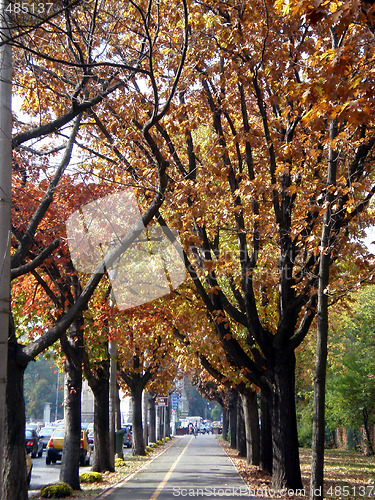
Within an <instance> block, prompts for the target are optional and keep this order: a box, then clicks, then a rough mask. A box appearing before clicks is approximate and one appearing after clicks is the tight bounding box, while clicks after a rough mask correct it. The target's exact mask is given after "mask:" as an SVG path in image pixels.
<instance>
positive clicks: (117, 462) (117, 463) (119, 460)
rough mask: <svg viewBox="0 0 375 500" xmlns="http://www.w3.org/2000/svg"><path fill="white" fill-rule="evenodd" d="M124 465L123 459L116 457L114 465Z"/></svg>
mask: <svg viewBox="0 0 375 500" xmlns="http://www.w3.org/2000/svg"><path fill="white" fill-rule="evenodd" d="M125 465H126V463H125V460H123V459H122V458H116V460H115V467H125Z"/></svg>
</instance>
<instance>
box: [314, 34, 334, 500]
mask: <svg viewBox="0 0 375 500" xmlns="http://www.w3.org/2000/svg"><path fill="white" fill-rule="evenodd" d="M331 34H332V48H333V49H337V48H338V37H337V36H336V35H335V33H334V28H332V30H331ZM337 135H338V124H337V120H336V119H334V120H331V122H330V130H329V137H330V139H331V141H334V139H336V137H337ZM331 144H332V143H331ZM328 154H329V158H328V171H327V194H326V199H325V202H326V211H325V214H324V219H323V228H322V237H321V245H320V248H321V250H320V262H319V285H318V310H317V338H316V355H315V372H314V408H313V435H312V450H311V451H312V453H311V482H310V499H311V500H318V499H320V498H323V480H324V439H325V387H326V370H327V353H328V350H327V345H328V294H327V292H326V290H327V287H328V284H329V268H330V265H331V259H332V256H331V249H330V246H331V241H330V240H331V231H332V225H333V221H332V217H331V213H332V204H333V203H335V194H334V193H335V190H334V189H333V190H332V187H333V186H335V185H336V172H337V157H338V152H337V151H335V150H333V149H332V147H331V146H329V153H328Z"/></svg>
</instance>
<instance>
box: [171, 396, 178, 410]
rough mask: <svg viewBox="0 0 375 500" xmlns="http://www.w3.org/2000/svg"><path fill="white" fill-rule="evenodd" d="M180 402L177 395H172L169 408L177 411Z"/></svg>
mask: <svg viewBox="0 0 375 500" xmlns="http://www.w3.org/2000/svg"><path fill="white" fill-rule="evenodd" d="M179 402H180V395H179V394H176V393H174V394H172V397H171V408H172V410H178V403H179Z"/></svg>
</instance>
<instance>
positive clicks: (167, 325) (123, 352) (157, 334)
mask: <svg viewBox="0 0 375 500" xmlns="http://www.w3.org/2000/svg"><path fill="white" fill-rule="evenodd" d="M161 300H165V299H161ZM158 302H160V301H155V302H154V303H153V304H148V305H145V306H142V307H138V308H135V309H131V310H129V312H124V313H123V314H121V316H118V317H117V318H116V319H117V320H116V323H115V325H113V327H114V329H115V332H116V333H114V334H113V335H112V338H113V340H115V341H116V343H117V352H118V363H119V364H118V375H119V378H120V385H121V382H122V385H123V384H124V383H125V384H126V386H127V387H128V389H129V390H130V393H131V397H132V426H133V427H132V433H133V450H132V452H133V455H144V454H145V443H144V439H143V424H142V395H143V391H144V390H145V388H146V386H147V389H149V390H150V391H152V392H155V393H159V394H167V393H168V388H169V387H170V386H172V384H173V380H174V379H175V377H176V375H177V363H176V362H175V360H174V357H175V342H176V341H175V339H174V336H173V331H172V326H171V322H172V318H171V316H169V314H168V310H166V309H165V308H163V307H162V306H161V304H158ZM158 305H159V307H158Z"/></svg>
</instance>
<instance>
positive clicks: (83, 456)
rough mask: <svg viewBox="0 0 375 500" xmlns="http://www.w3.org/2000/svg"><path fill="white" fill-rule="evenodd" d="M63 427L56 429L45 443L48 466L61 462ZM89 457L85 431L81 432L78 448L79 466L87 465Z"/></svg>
mask: <svg viewBox="0 0 375 500" xmlns="http://www.w3.org/2000/svg"><path fill="white" fill-rule="evenodd" d="M64 434H65V429H64V427H57V428H56V429H55V430H54V431H53V433H52V436H51V438H50V440H49V441H48V443H47V456H46V464H47V465H50V463H51V462H52V463H53V464H55V463H56V461H57V460H61V458H62V454H63V448H64ZM90 456H91V447H90V445H89V443H88V439H87V434H86V431H84V430H83V429H82V430H81V447H80V456H79V463H80V465H82V466H83V465H89V462H90Z"/></svg>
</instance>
